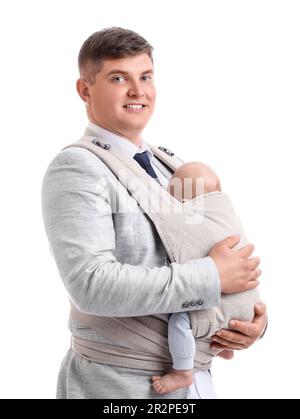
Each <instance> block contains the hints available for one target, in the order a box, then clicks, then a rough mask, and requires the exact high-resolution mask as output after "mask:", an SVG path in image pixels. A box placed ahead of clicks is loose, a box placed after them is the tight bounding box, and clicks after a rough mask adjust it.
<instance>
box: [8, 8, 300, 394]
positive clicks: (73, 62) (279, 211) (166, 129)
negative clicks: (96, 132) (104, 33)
mask: <svg viewBox="0 0 300 419" xmlns="http://www.w3.org/2000/svg"><path fill="white" fill-rule="evenodd" d="M0 7H1V10H0V16H1V17H0V30H1V38H0V39H1V49H0V51H1V56H0V57H1V102H0V103H1V104H0V106H1V153H0V156H1V161H0V170H1V178H0V179H1V255H0V258H1V259H0V260H1V294H0V310H1V338H0V339H1V358H0V362H1V384H0V386H1V388H0V397H9V398H17V397H21V398H42V397H45V398H53V397H55V387H56V379H57V373H58V369H59V365H60V362H61V360H62V358H63V356H64V354H65V352H66V351H67V349H68V347H69V343H70V336H69V332H68V330H67V317H68V299H67V294H66V292H65V290H64V288H63V285H62V281H61V280H60V278H59V275H58V272H57V270H56V266H55V263H54V260H53V258H52V257H51V255H50V251H49V247H48V242H47V238H46V235H45V231H44V226H43V221H42V216H41V208H40V189H41V182H42V178H43V175H44V172H45V170H46V168H47V166H48V164H49V163H50V161H51V160H52V158H53V157H54V156H55V155H56V154H57V153H58V152H59V151H60V150H61V148H63V147H64V146H66V145H67V144H69V143H70V142H73V141H74V140H76V139H78V138H79V136H80V135H81V134H82V132H83V129H84V127H85V124H86V116H85V112H84V106H83V104H82V103H81V101H80V99H79V97H77V93H76V91H75V81H76V78H77V54H78V51H79V48H80V46H81V44H82V42H83V41H84V40H85V39H86V38H87V37H88V36H89V35H90V34H91V33H93V32H95V31H96V30H99V29H102V28H104V27H108V26H122V27H124V28H128V29H133V30H135V31H137V32H139V33H140V34H141V35H143V36H144V37H145V38H146V39H148V41H149V42H150V43H151V44H152V45H153V46H154V48H155V51H154V60H155V62H154V64H155V71H156V76H155V77H156V86H157V91H158V102H157V109H156V113H155V115H154V117H153V119H152V121H151V122H150V124H149V126H148V127H147V129H146V130H145V138H146V139H147V140H148V141H149V142H153V143H155V144H157V145H164V146H167V147H169V148H170V149H172V150H173V151H175V152H176V154H178V155H179V156H181V157H182V158H184V159H185V160H195V159H197V160H201V161H203V162H206V163H207V164H209V165H211V166H212V167H213V168H214V169H215V170H216V171H217V173H218V174H219V175H220V177H221V179H222V185H223V189H224V190H226V191H227V192H228V193H230V195H231V197H232V199H233V201H234V203H235V207H236V210H237V212H238V214H239V216H240V218H241V219H242V220H243V223H244V226H245V228H246V231H247V233H248V237H249V238H250V240H251V241H252V242H254V244H255V245H256V254H257V255H259V256H260V257H261V258H262V269H263V277H262V286H261V288H262V294H263V297H264V300H265V301H266V302H267V304H268V312H269V327H268V333H267V335H266V336H265V337H264V339H263V340H262V341H260V342H258V343H257V344H255V345H254V346H253V347H252V348H251V349H249V350H247V351H243V352H239V353H237V354H236V356H235V358H234V360H232V361H224V360H221V359H217V360H216V361H215V363H214V368H213V376H214V381H215V385H216V388H217V391H218V394H219V396H220V397H225V398H240V397H246V398H251V397H255V398H266V397H267V398H281V397H283V398H298V397H299V395H300V390H299V376H300V367H299V345H300V339H299V306H300V301H299V291H300V286H299V282H300V278H299V237H300V231H299V230H300V229H299V210H300V205H299V197H298V194H299V180H300V179H299V153H298V142H299V131H300V129H299V110H300V78H299V74H300V60H299V43H300V25H299V21H300V5H299V2H298V1H290V0H284V1H276V0H272V1H267V0H249V1H245V0H236V1H232V0H229V1H226V0H222V1H214V0H210V1H199V0H197V1H193V0H187V1H184V2H183V1H180V2H179V1H174V0H164V1H152V2H141V1H134V0H131V1H130V0H128V1H117V0H114V1H112V2H108V1H100V0H98V1H89V0H85V1H84V2H83V1H77V0H72V1H53V0H52V1H48V2H47V1H42V2H41V1H30V0H27V1H26V2H25V1H13V0H11V1H6V2H5V1H3V2H1V6H0Z"/></svg>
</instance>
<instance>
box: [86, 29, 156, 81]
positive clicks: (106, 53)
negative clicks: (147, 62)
mask: <svg viewBox="0 0 300 419" xmlns="http://www.w3.org/2000/svg"><path fill="white" fill-rule="evenodd" d="M152 51H153V47H152V46H151V45H150V44H149V43H148V42H147V41H146V39H144V38H143V37H142V36H141V35H139V34H138V33H136V32H133V31H130V30H129V29H123V28H118V27H111V28H105V29H102V30H101V31H98V32H95V33H93V34H92V35H91V36H89V37H88V38H87V39H86V40H85V41H84V43H83V45H82V47H81V49H80V51H79V56H78V67H79V73H80V76H81V77H82V78H85V79H87V80H88V81H89V82H90V83H91V84H93V83H95V78H96V75H97V73H99V71H101V68H102V64H103V61H104V60H106V59H114V58H115V59H117V58H124V57H128V56H135V55H139V54H143V53H146V54H148V55H149V57H150V59H151V61H152V63H153V58H152Z"/></svg>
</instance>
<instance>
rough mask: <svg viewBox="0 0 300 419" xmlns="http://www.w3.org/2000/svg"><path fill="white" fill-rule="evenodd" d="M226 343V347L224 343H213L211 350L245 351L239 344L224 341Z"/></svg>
mask: <svg viewBox="0 0 300 419" xmlns="http://www.w3.org/2000/svg"><path fill="white" fill-rule="evenodd" d="M224 342H226V343H225V344H224V345H223V344H222V343H217V342H213V343H212V344H211V348H212V349H213V350H218V349H226V350H228V349H230V350H241V349H245V347H244V346H243V345H239V344H238V343H231V342H229V341H224Z"/></svg>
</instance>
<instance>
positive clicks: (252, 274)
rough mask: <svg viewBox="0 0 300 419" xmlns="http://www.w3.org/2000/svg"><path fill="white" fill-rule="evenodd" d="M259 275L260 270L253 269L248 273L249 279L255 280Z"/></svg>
mask: <svg viewBox="0 0 300 419" xmlns="http://www.w3.org/2000/svg"><path fill="white" fill-rule="evenodd" d="M260 275H261V270H260V269H256V270H255V271H251V272H250V274H249V279H250V281H255V280H256V279H257V278H258V277H259V276H260Z"/></svg>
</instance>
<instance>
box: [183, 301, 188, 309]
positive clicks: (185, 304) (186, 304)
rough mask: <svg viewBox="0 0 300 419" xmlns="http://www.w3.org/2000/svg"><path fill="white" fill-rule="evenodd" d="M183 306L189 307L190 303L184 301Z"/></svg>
mask: <svg viewBox="0 0 300 419" xmlns="http://www.w3.org/2000/svg"><path fill="white" fill-rule="evenodd" d="M181 307H182V308H188V307H189V303H187V302H185V303H183V304H182V306H181Z"/></svg>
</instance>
